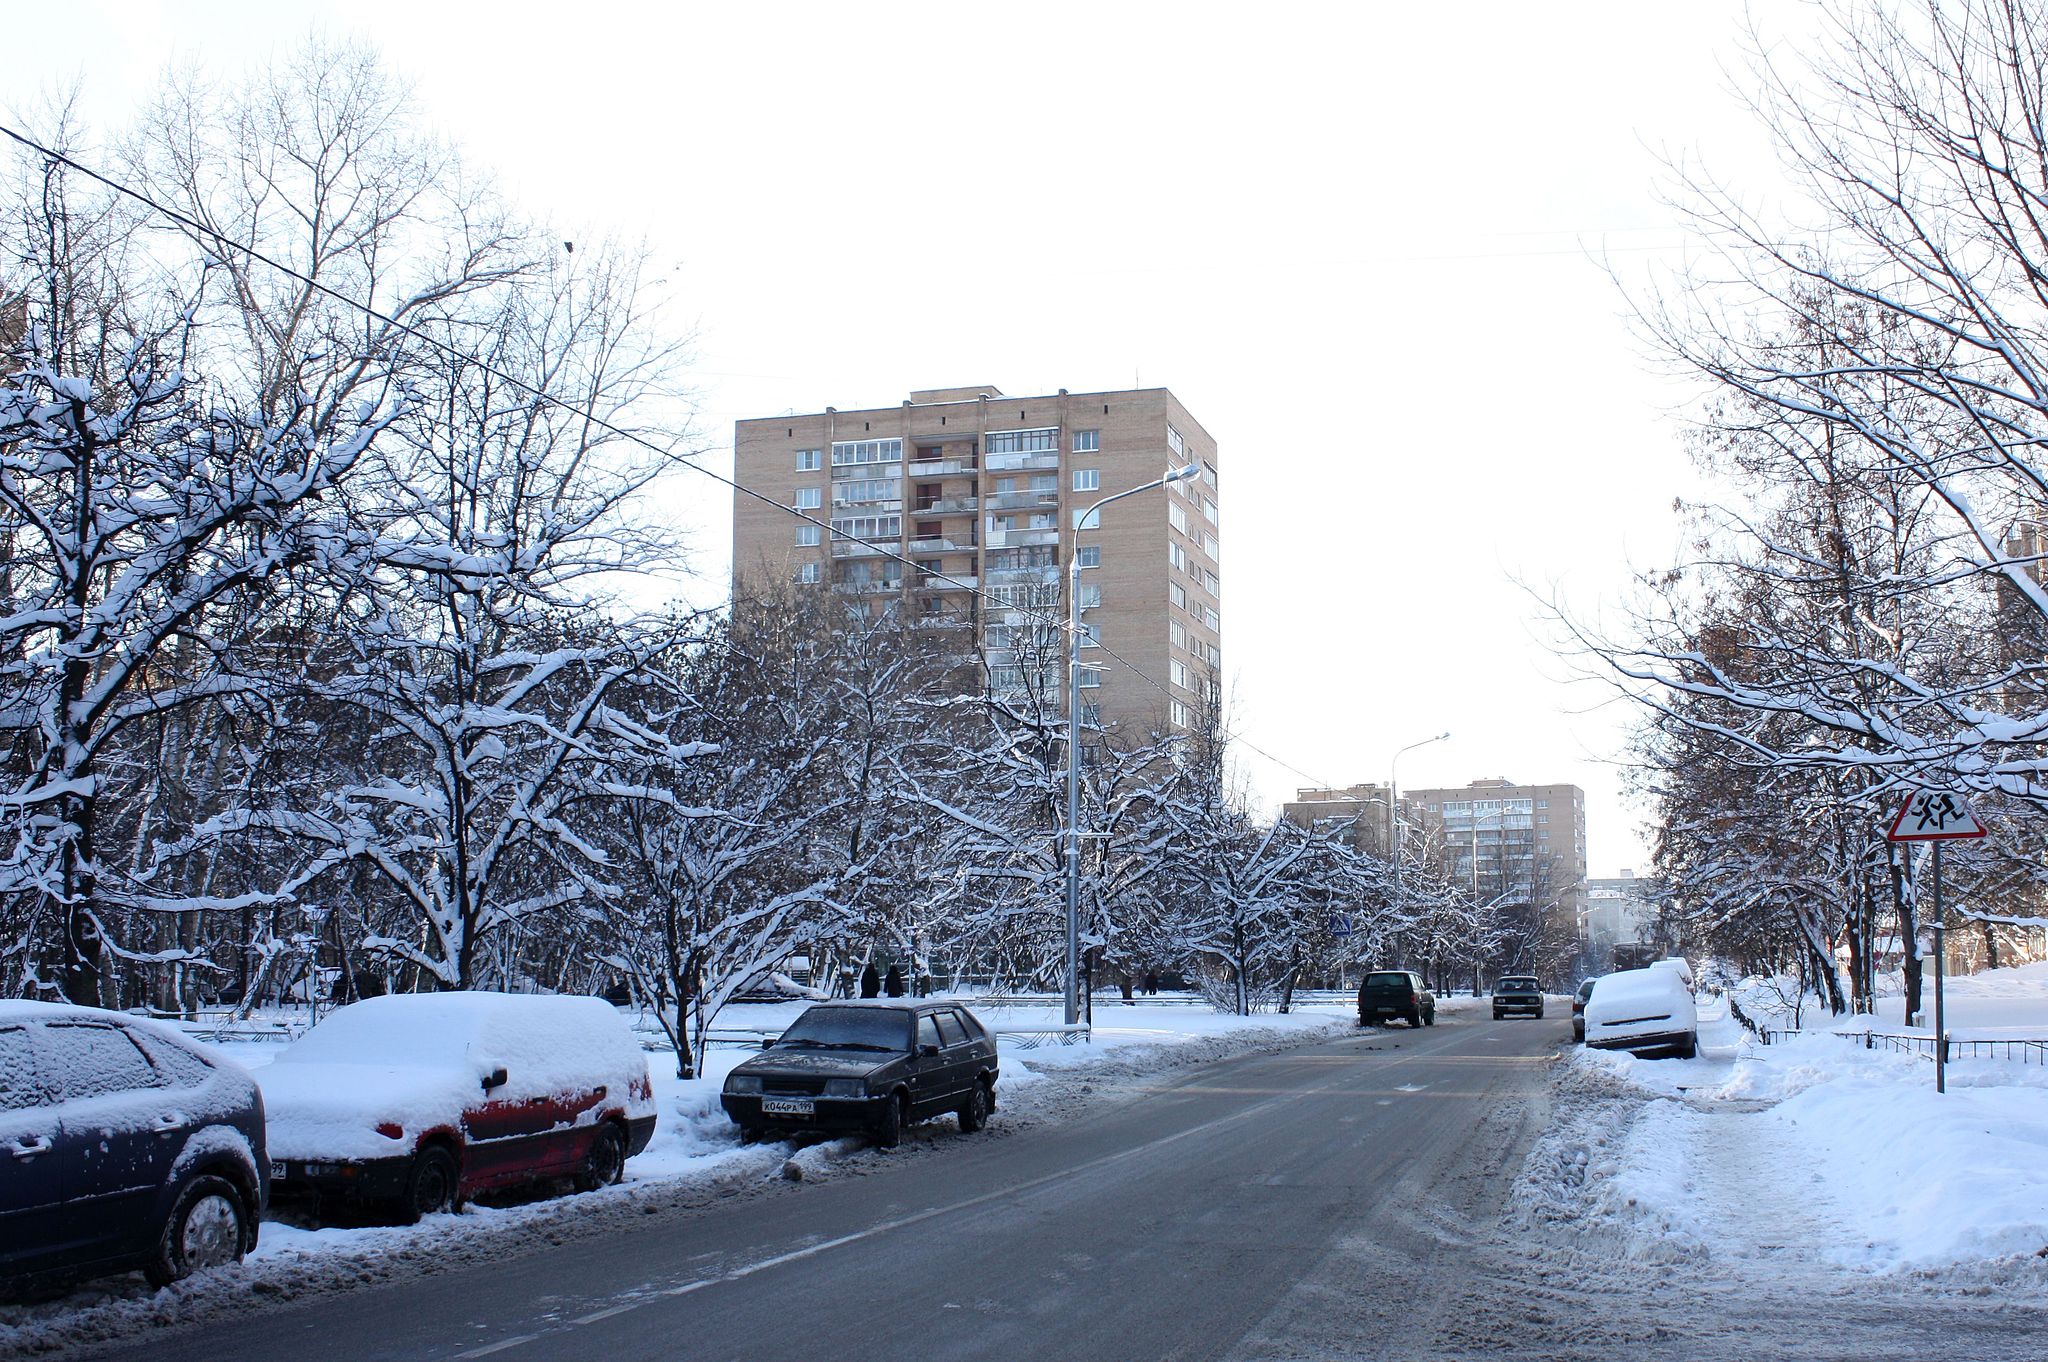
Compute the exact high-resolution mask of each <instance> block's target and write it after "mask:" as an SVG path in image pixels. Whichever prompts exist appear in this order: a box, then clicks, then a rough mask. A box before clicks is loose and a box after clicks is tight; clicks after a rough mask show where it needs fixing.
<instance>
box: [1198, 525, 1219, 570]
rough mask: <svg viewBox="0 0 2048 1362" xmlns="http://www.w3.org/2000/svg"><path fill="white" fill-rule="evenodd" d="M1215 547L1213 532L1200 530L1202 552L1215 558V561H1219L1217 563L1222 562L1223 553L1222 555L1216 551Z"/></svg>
mask: <svg viewBox="0 0 2048 1362" xmlns="http://www.w3.org/2000/svg"><path fill="white" fill-rule="evenodd" d="M1216 549H1217V544H1216V536H1215V535H1213V534H1210V533H1209V532H1208V531H1206V530H1205V531H1203V532H1202V552H1204V553H1206V554H1208V555H1209V556H1210V557H1211V558H1214V559H1215V560H1216V561H1217V562H1219V563H1220V562H1222V561H1223V555H1222V554H1220V553H1218V552H1217V551H1216Z"/></svg>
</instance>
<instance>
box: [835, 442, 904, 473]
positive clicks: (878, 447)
mask: <svg viewBox="0 0 2048 1362" xmlns="http://www.w3.org/2000/svg"><path fill="white" fill-rule="evenodd" d="M902 458H903V441H901V440H839V441H835V442H834V443H833V445H832V466H833V467H834V468H841V467H844V466H846V465H848V464H862V463H896V462H898V461H900V460H901V459H902Z"/></svg>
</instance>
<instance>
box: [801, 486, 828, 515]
mask: <svg viewBox="0 0 2048 1362" xmlns="http://www.w3.org/2000/svg"><path fill="white" fill-rule="evenodd" d="M824 504H825V491H824V489H823V488H821V487H799V488H797V489H796V508H797V509H798V510H799V511H815V510H817V509H818V508H819V507H820V506H823V505H824Z"/></svg>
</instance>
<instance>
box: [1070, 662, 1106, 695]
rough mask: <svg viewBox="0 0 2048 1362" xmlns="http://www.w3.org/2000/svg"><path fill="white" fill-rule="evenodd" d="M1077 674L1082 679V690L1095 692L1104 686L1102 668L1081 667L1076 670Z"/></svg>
mask: <svg viewBox="0 0 2048 1362" xmlns="http://www.w3.org/2000/svg"><path fill="white" fill-rule="evenodd" d="M1076 673H1077V675H1078V677H1079V679H1080V682H1081V689H1082V690H1093V689H1094V688H1095V687H1097V686H1099V685H1101V684H1102V668H1100V667H1080V668H1077V669H1076Z"/></svg>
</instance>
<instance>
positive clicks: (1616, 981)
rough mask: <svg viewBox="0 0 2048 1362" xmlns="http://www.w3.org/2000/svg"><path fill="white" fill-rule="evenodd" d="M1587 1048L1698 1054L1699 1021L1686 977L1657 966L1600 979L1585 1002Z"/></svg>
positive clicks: (1660, 964) (1686, 1056) (1666, 966)
mask: <svg viewBox="0 0 2048 1362" xmlns="http://www.w3.org/2000/svg"><path fill="white" fill-rule="evenodd" d="M1586 1044H1587V1045H1589V1046H1592V1047H1593V1048H1594V1049H1596V1050H1630V1051H1634V1052H1635V1053H1637V1054H1647V1053H1670V1054H1676V1055H1677V1056H1678V1057H1679V1058H1681V1059H1691V1058H1692V1057H1693V1056H1694V1055H1695V1054H1696V1053H1698V1051H1699V1017H1698V1013H1697V1011H1696V1009H1695V1008H1694V1005H1693V997H1692V988H1691V986H1690V984H1689V983H1688V974H1687V973H1686V972H1684V971H1681V970H1677V969H1673V968H1671V967H1670V966H1669V964H1667V963H1666V962H1664V961H1659V962H1657V963H1656V964H1653V965H1650V966H1648V967H1647V968H1645V969H1625V970H1621V971H1619V972H1617V973H1614V974H1606V975H1602V976H1601V977H1600V978H1599V979H1598V980H1597V981H1595V983H1594V984H1593V993H1592V996H1591V997H1589V998H1587V999H1586Z"/></svg>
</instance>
